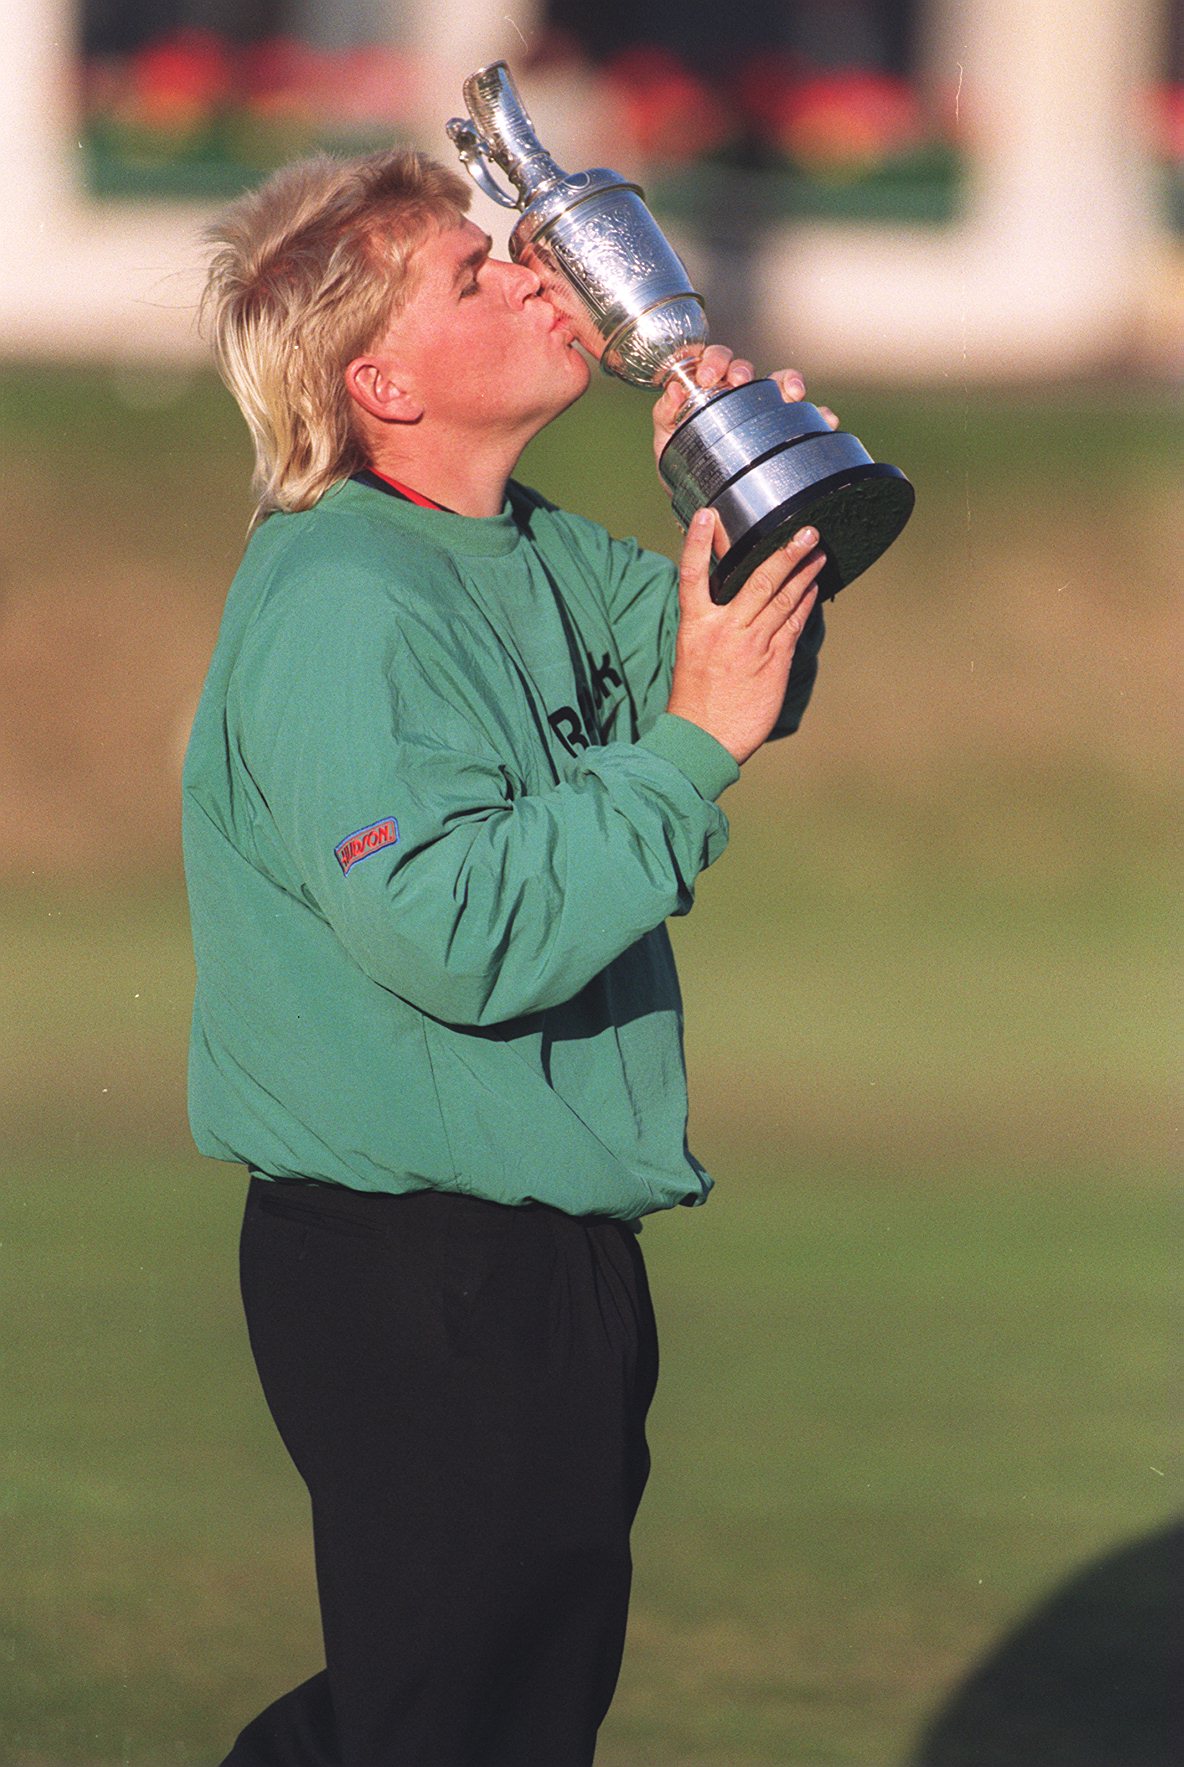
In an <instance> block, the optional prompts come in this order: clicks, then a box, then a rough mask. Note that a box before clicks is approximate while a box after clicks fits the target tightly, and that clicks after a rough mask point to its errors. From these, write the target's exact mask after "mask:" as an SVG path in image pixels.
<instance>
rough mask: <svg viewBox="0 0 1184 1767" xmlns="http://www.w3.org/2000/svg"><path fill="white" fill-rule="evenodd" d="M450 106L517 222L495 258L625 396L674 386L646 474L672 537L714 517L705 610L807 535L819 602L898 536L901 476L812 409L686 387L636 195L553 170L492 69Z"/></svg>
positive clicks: (772, 391)
mask: <svg viewBox="0 0 1184 1767" xmlns="http://www.w3.org/2000/svg"><path fill="white" fill-rule="evenodd" d="M464 99H465V104H466V105H467V107H468V111H469V120H468V121H464V120H462V119H460V118H456V117H454V118H453V120H452V121H451V122H450V123H449V124H448V133H449V135H450V136H451V138H452V141H453V143H454V144H455V146H456V148H457V150H458V152H459V154H460V157H461V160H462V161H463V162H464V165H465V167H466V169H467V170H468V172H469V173H470V175H471V176H472V178H473V180H474V181H475V183H476V184H478V185H479V187H480V188H481V189H482V190H483V191H484V192H485V193H486V195H487V196H489V197H492V199H493V200H494V202H497V203H500V204H501V205H502V207H503V208H512V209H521V210H522V215H521V218H520V220H519V221H518V222H517V223H516V224H515V227H514V230H513V232H512V234H511V235H510V255H511V257H512V258H513V259H514V260H515V262H516V263H519V264H525V265H526V266H527V267H528V268H529V269H531V270H533V271H535V273H536V274H537V275H538V276H539V278H540V279H541V281H542V284H543V290H544V293H545V294H546V297H547V299H548V300H550V301H551V302H552V303H553V304H554V305H555V307H556V308H558V309H559V310H561V311H562V312H563V314H564V316H565V317H566V318H567V319H568V321H569V322H570V324H571V326H572V328H573V330H574V332H575V336H576V338H577V340H578V341H579V343H580V344H582V345H583V347H584V348H585V349H586V350H587V351H588V353H589V354H590V355H591V356H593V357H595V358H596V359H597V360H598V361H599V362H600V365H601V367H602V368H603V369H604V370H605V372H606V373H608V374H615V375H616V376H617V377H618V378H619V379H621V380H625V381H628V382H629V383H630V385H631V386H638V387H650V388H653V389H658V388H661V387H664V386H666V385H667V384H668V383H669V381H670V380H672V379H675V380H679V381H681V382H682V384H683V385H684V386H685V387H686V388H687V389H688V396H687V400H686V403H685V404H684V406H683V408H682V416H681V418H680V421H679V424H678V427H677V429H676V430H675V431H674V434H673V435H672V436H671V438H670V440H669V442H668V443H667V444H666V447H665V449H664V450H663V452H662V457H661V460H660V461H659V463H658V469H659V471H660V473H661V475H662V479H663V481H664V483H665V484H666V487H667V489H668V490H669V491H670V494H671V497H672V498H673V502H674V511H675V514H676V515H677V517H678V519H679V521H680V522H681V523H682V525H683V527H684V528H685V527H686V526H687V524H688V523H689V521H690V519H691V517H692V515H693V514H694V513H695V511H696V509H699V508H701V507H702V506H703V505H704V504H710V506H711V507H712V509H714V510H715V512H716V514H717V516H718V517H719V520H720V523H721V524H722V527H723V531H724V535H725V536H726V550H725V551H724V553H723V555H722V557H720V558H718V560H717V562H716V565H715V569H714V570H713V572H712V578H711V592H712V595H713V597H714V599H715V600H716V601H717V602H724V601H730V600H731V598H732V596H733V595H735V593H736V591H737V590H738V589H739V588H740V586H741V584H742V583H743V582H744V580H745V579H746V577H748V576H749V574H750V573H751V572H752V571H753V570H754V569H755V568H756V566H757V565H758V564H759V563H760V562H761V560H762V559H763V558H766V557H767V556H768V554H769V553H771V552H772V551H773V550H774V549H775V548H776V547H777V546H782V545H784V544H785V542H786V541H787V540H789V539H790V537H791V536H792V535H793V534H794V533H796V531H797V530H798V529H799V528H802V527H805V526H806V525H807V524H809V525H811V526H813V527H815V528H817V529H818V532H819V535H820V537H821V545H822V547H823V550H824V551H825V552H826V555H827V563H826V566H825V568H824V569H823V571H822V573H821V575H820V577H819V579H818V582H819V595H820V597H821V599H823V600H827V599H829V598H830V597H831V596H833V595H836V594H837V593H838V591H839V590H840V589H842V588H843V587H844V586H845V585H846V584H848V583H850V582H851V581H852V580H853V579H854V578H855V577H857V576H859V574H860V572H861V571H865V570H866V569H867V567H868V565H870V564H872V563H873V562H874V560H875V559H877V558H878V557H879V556H880V554H881V552H883V551H884V550H885V548H886V547H888V546H890V545H891V543H892V541H893V540H895V538H896V536H897V534H899V533H900V530H901V529H902V528H903V527H904V524H905V522H906V521H907V520H908V518H909V515H910V513H911V512H912V507H913V495H914V493H913V487H912V485H911V484H910V483H909V481H908V479H906V478H905V476H904V474H903V473H902V472H900V471H899V470H898V468H896V467H895V466H886V465H882V464H880V463H879V462H877V461H874V460H873V459H872V458H871V456H870V454H868V453H867V451H866V449H864V447H863V446H862V444H861V443H860V442H859V441H857V440H856V438H855V437H854V436H852V435H848V434H846V433H845V432H844V431H842V430H839V431H837V432H832V431H831V430H830V429H828V428H827V425H826V423H825V421H824V419H823V418H822V416H821V414H820V413H819V412H818V411H817V409H816V408H815V407H814V406H813V405H810V404H807V403H805V402H804V401H803V402H800V403H796V404H787V403H786V402H785V401H784V400H783V399H782V397H781V392H780V389H779V388H778V387H777V385H776V383H775V382H773V381H771V380H756V381H750V382H749V383H748V384H747V385H746V386H740V387H731V388H724V389H722V390H721V389H719V388H711V389H705V388H702V387H698V386H696V385H695V381H694V373H693V364H694V362H695V359H696V358H697V357H698V356H699V355H700V354H701V353H702V351H703V348H704V345H705V344H706V342H707V335H708V333H707V315H706V312H705V309H704V305H703V301H702V298H701V297H700V296H699V295H697V294H696V293H695V291H694V289H693V288H692V287H691V285H690V280H689V278H688V276H687V271H686V267H685V266H684V264H683V262H682V260H681V258H679V257H678V255H677V253H675V252H674V251H673V250H672V249H671V247H670V245H669V244H668V243H667V241H666V239H665V237H664V236H663V234H662V231H661V229H660V228H659V226H658V224H657V222H656V221H655V220H654V217H653V216H652V215H651V214H650V211H649V210H648V209H647V207H646V205H645V203H644V201H643V199H642V192H641V190H640V189H639V187H638V186H637V185H636V184H630V183H629V182H628V180H627V179H625V178H622V177H620V175H619V174H618V173H616V172H609V171H606V170H604V169H603V168H599V169H597V170H595V171H590V172H564V171H562V170H561V169H560V168H559V166H557V165H556V164H555V161H554V160H553V159H552V158H551V156H550V154H548V153H547V151H546V150H545V148H544V147H543V146H542V145H541V143H540V142H539V139H538V137H537V135H536V134H535V132H534V125H533V124H532V123H531V120H530V118H529V117H528V116H527V114H526V111H525V110H524V109H523V106H522V101H521V99H520V98H519V96H518V92H517V89H516V87H515V85H514V82H513V80H512V78H511V77H510V73H509V70H508V68H507V67H506V65H505V63H504V62H500V61H496V62H493V63H492V64H491V65H490V66H489V67H486V68H481V69H479V70H478V72H477V73H475V74H472V75H470V77H469V79H467V80H466V81H465V86H464ZM491 162H492V165H496V166H498V167H500V168H501V170H502V171H503V172H504V173H505V174H506V176H507V177H508V178H509V179H510V181H511V182H512V184H513V186H514V189H515V192H516V194H515V195H509V194H508V193H507V192H506V191H505V190H504V189H503V188H502V186H501V185H500V184H499V183H498V181H497V179H496V178H495V177H494V174H493V170H492V165H491Z"/></svg>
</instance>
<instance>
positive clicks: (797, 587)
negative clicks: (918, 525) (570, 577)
mask: <svg viewBox="0 0 1184 1767" xmlns="http://www.w3.org/2000/svg"><path fill="white" fill-rule="evenodd" d="M715 523H716V517H715V515H714V513H713V512H712V511H711V510H710V509H701V510H699V511H698V513H697V514H696V515H695V517H694V519H693V521H692V522H691V525H690V528H689V529H688V531H687V538H686V544H685V545H684V546H683V549H682V560H681V563H680V565H679V587H678V598H679V609H680V612H679V625H678V642H677V645H676V648H675V653H674V678H673V681H672V682H671V687H670V701H669V704H668V705H667V707H666V709H667V711H668V712H673V713H674V714H675V715H676V716H677V717H679V718H685V719H687V721H688V723H691V724H698V726H699V728H700V729H701V730H706V731H707V733H708V735H710V736H714V737H715V739H716V741H717V742H719V743H722V744H723V746H724V748H726V749H727V751H728V753H729V754H730V755H731V756H732V757H733V758H734V760H735V761H736V762H737V764H738V765H741V766H742V765H743V764H744V762H745V761H747V759H748V757H749V756H750V755H753V754H755V753H756V751H757V749H759V748H760V746H761V744H762V743H763V742H764V740H765V738H766V737H767V736H768V734H769V732H770V731H771V730H772V728H773V726H774V724H775V723H776V722H777V715H778V713H779V712H780V710H781V707H782V704H783V702H784V700H785V690H786V685H787V683H788V681H789V669H790V664H791V663H792V662H793V653H794V647H795V646H796V644H797V641H798V639H799V638H800V637H801V635H802V628H803V626H804V625H805V624H806V620H807V617H808V616H809V613H810V609H811V608H812V607H813V606H814V602H815V600H816V599H817V593H818V591H817V588H816V587H815V579H816V578H817V576H818V573H819V571H820V570H821V569H822V567H823V565H824V564H825V563H826V554H825V553H824V552H822V551H820V550H819V547H818V535H817V533H816V532H815V530H814V529H813V528H802V529H800V530H799V532H798V533H796V534H795V535H794V537H793V539H792V540H790V541H789V543H788V545H786V546H783V547H779V548H778V550H777V551H776V552H774V553H772V554H771V555H770V556H769V557H768V558H767V559H766V560H765V562H764V563H763V564H762V565H759V566H758V567H757V569H756V570H755V571H753V573H752V575H751V577H749V579H748V581H747V582H746V583H745V584H744V587H743V588H742V589H741V590H740V591H739V593H738V594H737V595H736V596H735V597H734V598H733V599H732V600H731V601H730V602H728V603H727V605H726V606H724V607H717V606H716V604H715V602H714V601H712V599H711V592H710V589H709V587H708V578H709V575H710V571H711V564H712V540H713V537H714V532H715Z"/></svg>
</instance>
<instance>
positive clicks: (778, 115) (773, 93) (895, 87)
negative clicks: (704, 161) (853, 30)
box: [736, 56, 929, 175]
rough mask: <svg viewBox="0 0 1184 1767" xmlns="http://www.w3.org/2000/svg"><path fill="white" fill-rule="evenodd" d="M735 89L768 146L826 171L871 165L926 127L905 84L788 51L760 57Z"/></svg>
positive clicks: (914, 143) (918, 138)
mask: <svg viewBox="0 0 1184 1767" xmlns="http://www.w3.org/2000/svg"><path fill="white" fill-rule="evenodd" d="M736 90H737V94H738V98H739V102H740V105H741V107H742V109H743V112H744V115H745V116H746V118H747V119H748V121H749V123H750V124H751V125H752V126H753V127H754V128H755V129H756V130H757V131H758V133H759V134H760V136H761V138H762V139H763V140H764V141H766V142H767V143H768V145H769V146H771V147H774V148H776V149H777V150H778V151H779V152H781V153H784V154H786V155H787V156H788V157H789V158H791V159H793V160H796V161H797V162H798V163H799V164H801V165H803V166H805V167H806V168H807V169H809V170H811V171H816V172H819V173H823V174H826V173H834V174H839V175H850V174H853V173H854V174H858V173H861V172H865V171H868V170H871V169H873V168H874V167H875V166H877V165H880V164H882V163H883V162H884V161H885V160H888V159H891V158H893V157H895V156H897V155H899V154H902V153H907V152H908V151H910V150H911V149H913V148H915V147H918V146H919V145H921V143H922V142H923V141H924V140H925V139H926V137H927V134H928V133H929V131H928V129H927V127H926V120H925V117H924V114H923V111H922V107H921V103H920V100H919V98H918V96H917V94H916V92H915V91H914V90H913V88H912V87H911V86H910V85H909V84H908V82H907V81H906V80H901V79H898V78H896V77H894V76H893V75H890V74H883V73H879V72H877V71H875V70H873V69H870V68H848V69H843V70H841V71H839V72H835V73H818V72H816V71H807V70H806V69H805V68H804V67H803V66H802V65H801V64H800V63H798V62H795V61H794V59H793V58H792V57H789V56H760V57H757V58H754V59H753V60H752V61H751V62H749V63H748V64H747V65H746V66H745V67H744V69H743V70H742V72H741V74H740V77H739V80H738V81H737V86H736Z"/></svg>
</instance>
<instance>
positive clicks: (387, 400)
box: [345, 356, 423, 423]
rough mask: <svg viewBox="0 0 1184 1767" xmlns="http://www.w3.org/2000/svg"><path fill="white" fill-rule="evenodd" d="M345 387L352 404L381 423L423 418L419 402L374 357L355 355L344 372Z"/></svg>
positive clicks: (416, 421) (404, 421)
mask: <svg viewBox="0 0 1184 1767" xmlns="http://www.w3.org/2000/svg"><path fill="white" fill-rule="evenodd" d="M345 387H346V391H347V392H348V394H349V396H350V398H351V399H352V400H353V401H354V404H355V405H360V406H361V408H362V410H363V411H367V412H369V414H370V416H371V417H377V418H378V420H379V422H380V423H418V422H419V419H420V418H421V417H422V416H423V406H422V404H421V403H420V401H419V400H418V399H417V398H415V396H414V394H412V393H409V392H408V391H407V390H406V389H405V388H404V387H403V386H402V385H401V384H400V380H399V378H398V377H397V376H396V375H394V374H393V373H392V371H391V365H390V364H389V363H384V362H382V361H380V360H379V358H378V357H376V356H355V357H354V360H353V361H352V362H351V363H350V364H349V366H348V368H347V369H346V371H345Z"/></svg>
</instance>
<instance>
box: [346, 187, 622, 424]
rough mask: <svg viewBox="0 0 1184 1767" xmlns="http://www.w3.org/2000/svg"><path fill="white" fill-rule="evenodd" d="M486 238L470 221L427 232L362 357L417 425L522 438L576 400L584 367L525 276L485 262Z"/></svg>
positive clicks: (533, 280)
mask: <svg viewBox="0 0 1184 1767" xmlns="http://www.w3.org/2000/svg"><path fill="white" fill-rule="evenodd" d="M491 243H492V242H491V241H490V239H489V237H488V235H487V234H485V233H483V232H482V231H481V229H480V228H479V227H478V226H476V225H475V223H474V222H472V221H463V222H461V224H460V225H459V226H457V227H449V228H444V229H441V230H439V231H437V232H433V233H431V234H429V236H428V238H427V239H426V240H425V242H424V244H423V245H422V246H420V248H419V250H418V252H417V253H416V258H415V274H416V278H417V280H416V285H415V291H414V293H413V294H412V295H411V297H410V299H409V300H408V302H407V304H406V306H405V307H404V308H403V310H402V312H401V313H400V314H399V315H398V316H397V318H396V319H395V322H394V324H393V325H392V326H391V329H390V331H389V332H388V333H387V335H386V337H385V338H384V339H383V340H382V341H381V343H380V344H379V345H378V347H377V348H376V349H375V350H374V351H372V352H371V355H372V356H373V357H374V358H376V359H379V358H382V359H384V360H385V362H386V364H387V366H388V368H389V372H390V373H391V375H392V377H393V378H395V379H396V380H398V381H399V383H400V385H402V386H403V388H404V390H405V391H408V392H410V393H412V394H413V395H414V397H415V398H416V399H417V400H418V401H419V402H420V403H421V404H422V406H423V413H424V420H425V422H430V423H432V424H433V425H434V426H436V427H451V428H454V429H456V430H457V431H458V432H461V431H469V432H474V433H477V434H479V433H481V432H483V431H484V432H497V433H499V434H507V435H513V434H517V433H518V432H523V433H524V434H525V435H530V434H533V433H534V431H535V430H537V429H540V428H541V427H542V425H543V424H545V423H548V422H549V421H550V420H551V418H552V417H556V416H558V414H559V413H560V412H561V411H564V410H566V408H567V407H568V406H569V405H570V404H571V403H572V402H573V401H574V400H575V399H578V398H579V396H580V394H581V393H582V392H583V391H584V389H585V388H586V387H587V385H588V379H589V370H588V364H587V361H586V360H585V358H584V357H583V356H581V354H580V353H579V351H578V350H577V349H576V347H575V345H574V344H573V343H572V341H571V331H570V329H569V328H568V327H567V325H566V324H565V323H564V321H562V320H561V319H560V317H559V315H558V314H557V313H556V311H555V308H554V307H552V306H551V305H550V303H549V302H548V301H546V300H544V298H543V297H542V295H541V294H540V293H539V281H538V277H537V276H535V274H534V272H533V271H530V270H525V269H523V268H522V267H521V266H520V265H517V264H508V263H505V262H502V261H500V260H499V259H496V258H491V257H490V255H489V250H490V245H491Z"/></svg>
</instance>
